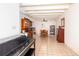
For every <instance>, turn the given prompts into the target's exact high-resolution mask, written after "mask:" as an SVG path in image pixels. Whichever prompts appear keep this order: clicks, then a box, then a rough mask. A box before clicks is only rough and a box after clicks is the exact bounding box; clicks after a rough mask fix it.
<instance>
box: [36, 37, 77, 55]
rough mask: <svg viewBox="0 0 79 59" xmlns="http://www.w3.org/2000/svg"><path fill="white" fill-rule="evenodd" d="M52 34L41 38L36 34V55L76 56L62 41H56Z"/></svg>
mask: <svg viewBox="0 0 79 59" xmlns="http://www.w3.org/2000/svg"><path fill="white" fill-rule="evenodd" d="M55 39H56V38H55V37H54V36H52V37H46V38H41V37H39V38H38V36H36V56H77V54H76V53H75V52H73V51H72V50H71V49H70V48H68V47H67V46H66V45H65V44H64V43H58V42H57V41H56V40H55Z"/></svg>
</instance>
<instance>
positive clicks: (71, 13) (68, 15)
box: [65, 4, 79, 54]
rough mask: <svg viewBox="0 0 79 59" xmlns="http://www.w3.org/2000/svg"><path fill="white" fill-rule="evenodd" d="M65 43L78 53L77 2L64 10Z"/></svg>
mask: <svg viewBox="0 0 79 59" xmlns="http://www.w3.org/2000/svg"><path fill="white" fill-rule="evenodd" d="M65 44H66V45H67V46H69V47H70V48H71V49H73V50H74V51H75V52H76V53H77V54H79V4H72V5H71V6H70V8H69V9H68V10H67V11H66V12H65Z"/></svg>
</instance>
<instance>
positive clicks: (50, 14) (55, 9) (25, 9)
mask: <svg viewBox="0 0 79 59" xmlns="http://www.w3.org/2000/svg"><path fill="white" fill-rule="evenodd" d="M69 5H70V4H68V3H52V4H51V3H49V4H43V3H42V4H37V3H36V4H35V3H34V4H26V3H22V4H21V6H20V7H21V9H20V11H21V12H22V13H24V14H26V15H29V16H30V17H32V18H35V19H44V18H45V19H56V18H57V17H59V16H61V15H63V14H64V12H65V11H66V10H67V9H68V8H69Z"/></svg>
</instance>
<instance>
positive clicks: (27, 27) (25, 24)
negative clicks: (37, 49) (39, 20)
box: [21, 17, 33, 38]
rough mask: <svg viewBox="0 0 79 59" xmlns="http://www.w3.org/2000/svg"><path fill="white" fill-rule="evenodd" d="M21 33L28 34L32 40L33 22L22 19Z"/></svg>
mask: <svg viewBox="0 0 79 59" xmlns="http://www.w3.org/2000/svg"><path fill="white" fill-rule="evenodd" d="M21 32H27V33H28V37H30V38H32V37H33V33H32V32H33V31H32V21H30V20H29V19H27V18H25V17H24V18H22V19H21Z"/></svg>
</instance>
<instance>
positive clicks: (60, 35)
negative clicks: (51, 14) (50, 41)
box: [57, 27, 64, 43]
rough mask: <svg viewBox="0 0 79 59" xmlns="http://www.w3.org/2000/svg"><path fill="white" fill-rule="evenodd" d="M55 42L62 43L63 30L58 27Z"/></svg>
mask: <svg viewBox="0 0 79 59" xmlns="http://www.w3.org/2000/svg"><path fill="white" fill-rule="evenodd" d="M57 41H58V42H62V43H64V28H63V27H59V29H58V34H57Z"/></svg>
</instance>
